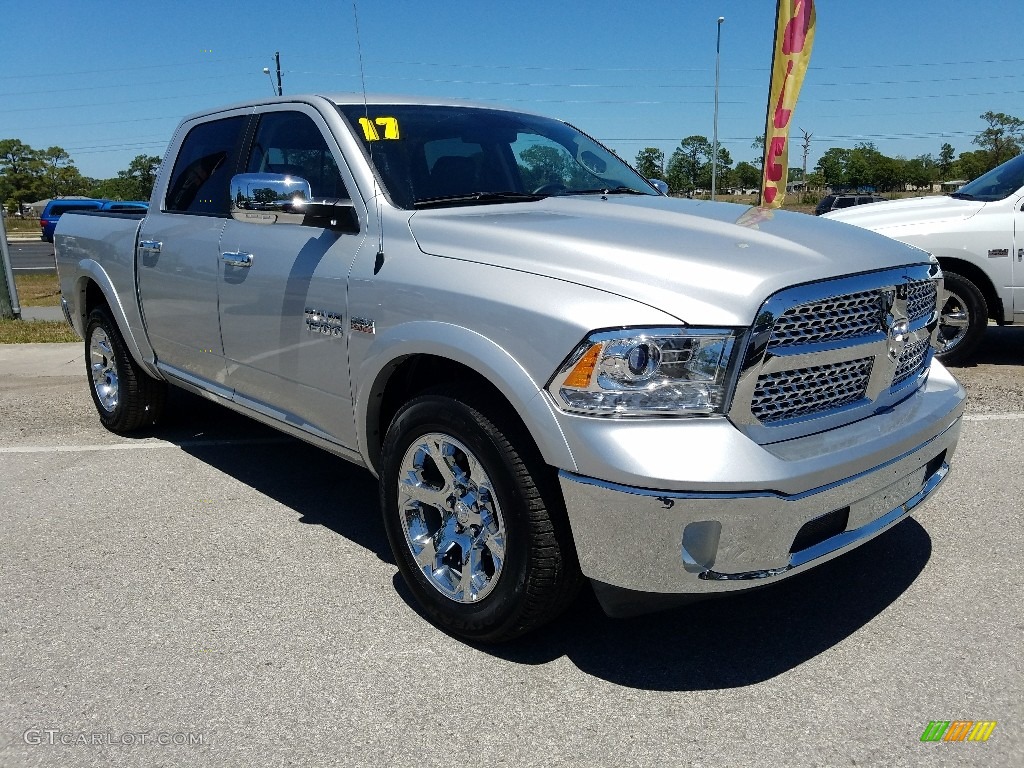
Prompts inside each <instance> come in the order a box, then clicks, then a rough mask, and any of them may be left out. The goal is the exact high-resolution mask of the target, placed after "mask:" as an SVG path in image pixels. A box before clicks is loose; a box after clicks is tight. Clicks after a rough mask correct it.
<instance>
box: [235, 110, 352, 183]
mask: <svg viewBox="0 0 1024 768" xmlns="http://www.w3.org/2000/svg"><path fill="white" fill-rule="evenodd" d="M246 171H247V172H248V173H283V174H287V175H289V176H301V177H302V178H304V179H305V180H306V181H308V182H309V186H310V188H311V191H312V193H313V198H314V199H324V198H335V199H347V198H348V196H349V195H348V191H347V190H346V189H345V184H344V182H343V181H342V180H341V172H340V171H339V170H338V164H337V163H336V162H335V160H334V155H333V154H331V150H330V148H329V147H328V146H327V141H326V140H325V139H324V137H323V134H322V133H320V129H319V128H317V126H316V123H314V122H313V120H312V118H310V117H309V115H305V114H303V113H301V112H267V113H266V114H264V115H262V116H261V117H260V122H259V127H258V128H257V129H256V138H255V140H254V141H253V145H252V150H251V151H250V153H249V160H248V162H247V163H246Z"/></svg>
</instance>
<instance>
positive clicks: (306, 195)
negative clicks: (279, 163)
mask: <svg viewBox="0 0 1024 768" xmlns="http://www.w3.org/2000/svg"><path fill="white" fill-rule="evenodd" d="M312 196H313V193H312V190H311V189H310V186H309V182H308V181H306V180H305V179H303V178H299V177H298V176H283V175H281V174H278V173H240V174H238V175H237V176H234V177H233V178H232V179H231V218H233V219H234V220H235V221H245V222H249V223H250V224H277V223H281V224H301V223H302V220H303V219H304V218H305V216H306V213H305V210H304V206H305V203H306V202H307V201H309V199H310V198H311V197H312Z"/></svg>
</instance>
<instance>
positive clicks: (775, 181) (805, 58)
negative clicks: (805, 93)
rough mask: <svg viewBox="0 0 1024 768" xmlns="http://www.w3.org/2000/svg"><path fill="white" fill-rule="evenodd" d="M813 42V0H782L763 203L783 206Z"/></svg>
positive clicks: (770, 97) (766, 137)
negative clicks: (793, 124) (796, 116)
mask: <svg viewBox="0 0 1024 768" xmlns="http://www.w3.org/2000/svg"><path fill="white" fill-rule="evenodd" d="M813 44H814V0H779V3H778V15H777V16H776V21H775V47H774V48H773V54H772V82H771V87H770V88H769V93H768V119H767V121H766V123H767V124H766V126H765V134H764V175H763V176H762V178H761V205H763V206H767V207H769V208H781V207H782V199H783V198H784V197H785V195H786V180H787V173H788V167H789V127H790V123H791V122H792V119H793V109H794V108H795V107H796V100H797V97H798V96H799V95H800V86H801V85H803V82H804V75H805V74H807V65H808V63H809V62H810V60H811V47H812V46H813Z"/></svg>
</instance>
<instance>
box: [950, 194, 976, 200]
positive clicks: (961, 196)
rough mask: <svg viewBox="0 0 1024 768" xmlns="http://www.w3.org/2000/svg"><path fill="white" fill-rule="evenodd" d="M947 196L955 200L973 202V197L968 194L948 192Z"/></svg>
mask: <svg viewBox="0 0 1024 768" xmlns="http://www.w3.org/2000/svg"><path fill="white" fill-rule="evenodd" d="M949 196H950V197H952V198H954V199H956V200H974V199H975V197H974V195H972V194H970V193H968V192H950V193H949Z"/></svg>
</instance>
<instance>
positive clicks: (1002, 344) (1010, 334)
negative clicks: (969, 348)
mask: <svg viewBox="0 0 1024 768" xmlns="http://www.w3.org/2000/svg"><path fill="white" fill-rule="evenodd" d="M979 365H1024V328H1021V327H1020V326H1019V325H1017V326H1012V327H1011V326H1008V325H1006V326H998V325H995V324H990V325H989V326H988V328H986V329H985V334H984V335H983V336H982V337H981V341H980V342H978V348H977V349H976V350H975V352H974V354H973V355H971V357H970V358H969V359H968V360H967V361H966V362H965V363H964V364H963V365H961V366H950V370H951V371H952V372H953V375H954V376H956V373H957V371H959V370H960V369H961V368H977V367H978V366H979Z"/></svg>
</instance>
